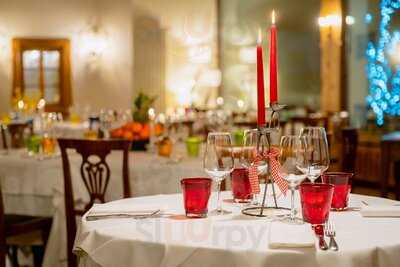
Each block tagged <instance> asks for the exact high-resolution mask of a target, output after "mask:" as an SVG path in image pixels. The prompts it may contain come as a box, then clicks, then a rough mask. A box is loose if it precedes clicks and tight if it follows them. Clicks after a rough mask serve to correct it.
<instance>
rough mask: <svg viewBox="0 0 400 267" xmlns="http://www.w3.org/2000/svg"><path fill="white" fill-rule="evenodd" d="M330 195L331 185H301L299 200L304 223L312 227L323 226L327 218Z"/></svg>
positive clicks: (330, 200)
mask: <svg viewBox="0 0 400 267" xmlns="http://www.w3.org/2000/svg"><path fill="white" fill-rule="evenodd" d="M332 195H333V185H331V184H322V183H314V184H312V183H304V184H301V185H300V199H301V208H302V212H303V219H304V221H306V222H308V223H310V224H312V225H318V224H324V223H325V222H326V221H327V220H328V217H329V210H330V208H331V203H332Z"/></svg>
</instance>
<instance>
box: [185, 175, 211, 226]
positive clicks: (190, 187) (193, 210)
mask: <svg viewBox="0 0 400 267" xmlns="http://www.w3.org/2000/svg"><path fill="white" fill-rule="evenodd" d="M211 182H212V180H211V179H210V178H184V179H182V180H181V186H182V191H183V202H184V206H185V212H186V217H189V218H204V217H207V212H208V208H207V205H208V199H209V198H210V194H211Z"/></svg>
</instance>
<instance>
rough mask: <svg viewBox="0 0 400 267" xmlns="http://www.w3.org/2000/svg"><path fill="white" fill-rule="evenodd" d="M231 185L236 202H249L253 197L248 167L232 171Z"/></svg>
mask: <svg viewBox="0 0 400 267" xmlns="http://www.w3.org/2000/svg"><path fill="white" fill-rule="evenodd" d="M231 186H232V195H233V199H234V200H235V202H237V203H248V202H250V201H251V199H252V198H253V194H252V193H251V187H250V181H249V171H248V169H247V168H235V169H234V170H233V171H232V172H231Z"/></svg>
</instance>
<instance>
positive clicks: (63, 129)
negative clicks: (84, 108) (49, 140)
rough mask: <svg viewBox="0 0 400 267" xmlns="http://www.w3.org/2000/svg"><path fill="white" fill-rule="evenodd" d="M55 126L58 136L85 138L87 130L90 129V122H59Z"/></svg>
mask: <svg viewBox="0 0 400 267" xmlns="http://www.w3.org/2000/svg"><path fill="white" fill-rule="evenodd" d="M53 127H54V131H55V133H56V134H57V136H62V137H65V138H83V136H84V134H85V131H87V130H88V129H89V123H88V122H82V123H72V122H58V123H56V124H55V125H54V126H53Z"/></svg>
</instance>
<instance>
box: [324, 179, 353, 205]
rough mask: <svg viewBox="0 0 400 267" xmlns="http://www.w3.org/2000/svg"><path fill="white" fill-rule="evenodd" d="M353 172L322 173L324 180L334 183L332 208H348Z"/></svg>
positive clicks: (327, 182)
mask: <svg viewBox="0 0 400 267" xmlns="http://www.w3.org/2000/svg"><path fill="white" fill-rule="evenodd" d="M352 177H353V174H352V173H348V172H327V173H324V174H322V182H323V183H326V184H331V185H333V188H334V189H333V197H332V206H331V209H332V210H336V211H340V210H346V209H347V206H348V202H349V195H350V191H351V178H352Z"/></svg>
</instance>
